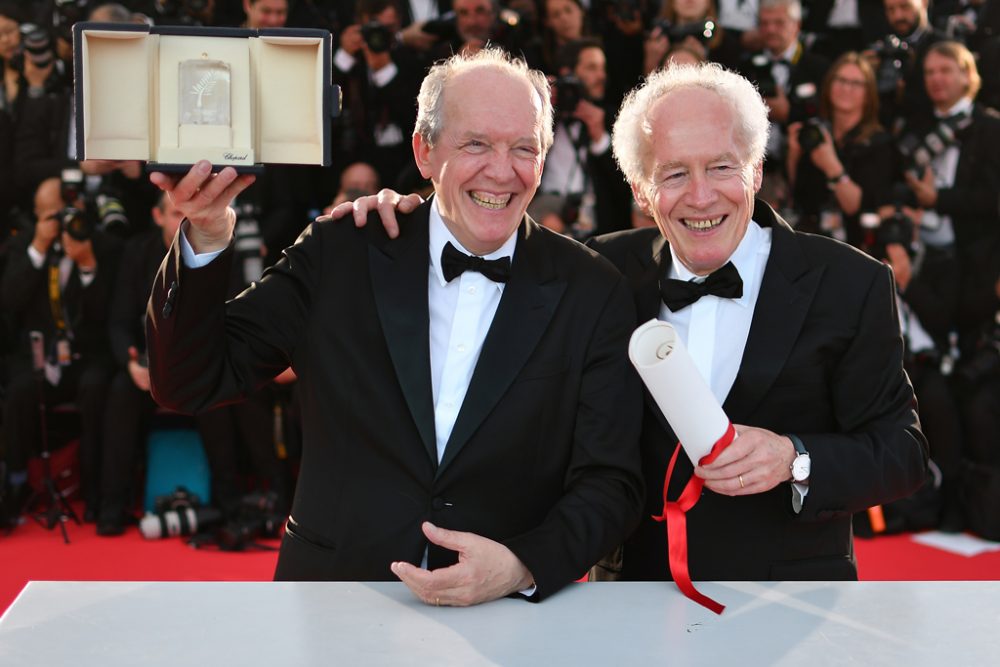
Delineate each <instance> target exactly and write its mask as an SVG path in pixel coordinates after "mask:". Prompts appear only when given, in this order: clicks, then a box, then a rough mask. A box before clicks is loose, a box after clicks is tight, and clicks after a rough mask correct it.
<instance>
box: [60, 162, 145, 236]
mask: <svg viewBox="0 0 1000 667" xmlns="http://www.w3.org/2000/svg"><path fill="white" fill-rule="evenodd" d="M59 196H60V197H61V198H62V200H63V203H65V204H66V207H65V208H64V209H63V210H62V211H60V213H59V218H60V223H61V224H62V228H63V230H64V231H67V232H69V235H70V236H72V237H73V238H75V239H76V240H78V241H85V240H87V239H89V238H90V237H91V236H92V235H93V233H94V230H95V229H100V230H101V231H104V232H107V233H109V234H113V235H115V236H121V237H124V236H127V235H128V231H129V220H128V215H127V214H126V212H125V205H124V204H122V201H121V199H119V198H118V197H117V196H116V195H115V193H113V192H99V193H98V194H96V195H93V196H91V195H89V194H88V193H87V192H86V189H85V183H84V176H83V172H82V171H80V170H79V169H63V171H62V174H61V177H60V182H59Z"/></svg>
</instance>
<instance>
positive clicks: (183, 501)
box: [139, 486, 222, 540]
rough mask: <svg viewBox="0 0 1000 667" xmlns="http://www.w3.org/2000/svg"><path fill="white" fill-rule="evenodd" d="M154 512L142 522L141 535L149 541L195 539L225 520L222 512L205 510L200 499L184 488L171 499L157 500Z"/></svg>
mask: <svg viewBox="0 0 1000 667" xmlns="http://www.w3.org/2000/svg"><path fill="white" fill-rule="evenodd" d="M154 508H155V511H154V512H153V513H152V514H146V516H144V517H142V519H140V520H139V532H140V533H142V536H143V537H145V538H146V539H147V540H158V539H160V538H162V537H175V536H178V535H194V534H195V533H197V532H198V531H200V530H204V529H205V528H209V527H211V526H213V525H215V524H217V523H219V522H220V521H221V520H222V512H221V511H220V510H217V509H215V508H214V507H202V505H201V499H200V498H199V497H198V496H197V494H194V493H191V492H190V491H188V490H187V489H186V488H184V487H183V486H179V487H177V489H176V490H175V491H174V492H173V493H171V494H170V495H169V496H158V497H157V498H156V500H155V501H154Z"/></svg>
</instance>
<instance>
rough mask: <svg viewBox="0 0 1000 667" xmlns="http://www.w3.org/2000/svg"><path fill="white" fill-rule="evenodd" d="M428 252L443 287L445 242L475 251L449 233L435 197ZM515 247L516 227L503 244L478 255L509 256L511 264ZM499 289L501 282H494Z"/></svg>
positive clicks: (431, 215)
mask: <svg viewBox="0 0 1000 667" xmlns="http://www.w3.org/2000/svg"><path fill="white" fill-rule="evenodd" d="M429 224H430V229H429V236H430V253H431V270H432V271H433V272H434V275H435V276H437V279H438V282H439V283H441V286H442V287H444V286H445V285H447V284H448V281H447V280H445V279H444V270H443V269H442V268H441V252H442V251H443V250H444V246H445V244H446V243H451V244H452V245H453V246H455V248H457V249H458V250H461V251H462V252H464V253H465V254H466V255H474V254H475V253H473V252H469V251H468V250H467V249H466V248H465V246H463V245H462V244H461V243H459V241H458V239H456V238H455V235H454V234H452V233H451V230H450V229H448V225H446V224H444V218H442V217H441V211H440V210H439V209H438V200H437V197H432V198H431V210H430V220H429ZM516 247H517V228H514V231H513V232H512V233H511V235H510V236H509V237H508V238H507V240H506V241H504V243H503V245H502V246H500V247H499V248H497V249H496V250H494V251H493V252H491V253H489V254H487V255H480V256H481V257H482V258H483V259H499V258H501V257H510V261H511V264H512V265H513V262H514V249H515V248H516ZM494 284H495V285H496V286H497V288H498V289H499V290H500V291H503V287H504V285H503V283H494Z"/></svg>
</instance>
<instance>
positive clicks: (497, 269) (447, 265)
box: [441, 242, 510, 283]
mask: <svg viewBox="0 0 1000 667" xmlns="http://www.w3.org/2000/svg"><path fill="white" fill-rule="evenodd" d="M441 271H442V272H444V279H445V280H446V281H448V282H449V283H450V282H451V281H452V280H454V279H455V278H458V277H459V276H460V275H462V274H463V273H464V272H466V271H478V272H479V273H481V274H483V275H484V276H486V277H487V278H489V279H490V280H492V281H493V282H495V283H505V282H507V279H508V278H509V277H510V257H501V258H500V259H483V258H482V257H476V256H474V255H466V254H465V253H464V252H462V251H461V250H459V249H458V248H456V247H455V246H453V245H452V244H451V242H448V243H445V244H444V250H442V251H441Z"/></svg>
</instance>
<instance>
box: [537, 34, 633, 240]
mask: <svg viewBox="0 0 1000 667" xmlns="http://www.w3.org/2000/svg"><path fill="white" fill-rule="evenodd" d="M557 62H558V63H559V73H560V76H559V78H558V79H557V80H556V82H555V85H554V87H553V88H554V92H555V100H554V105H555V108H556V127H555V139H554V141H553V144H552V148H551V149H550V151H549V155H548V158H547V160H546V162H545V169H544V171H543V172H542V184H541V185H540V186H539V196H538V197H536V198H535V200H534V201H533V202H532V205H531V207H530V209H529V213H530V214H531V215H532V217H534V218H535V219H537V220H538V221H539V222H540V223H542V224H543V225H545V226H546V227H549V228H550V229H553V230H555V231H558V232H560V233H564V234H569V235H570V236H573V237H574V238H577V239H582V238H586V237H587V236H590V235H591V234H593V233H604V232H609V231H614V230H617V229H625V228H627V226H628V215H629V204H630V203H631V195H630V193H629V191H628V186H627V185H625V178H624V176H622V174H621V172H619V171H618V167H617V166H616V165H615V163H614V158H613V156H612V154H611V133H610V131H609V127H608V123H609V122H610V119H611V114H609V113H607V110H606V109H605V108H604V106H603V102H604V86H605V82H606V80H607V73H606V72H605V60H604V51H603V50H602V49H601V46H600V43H599V42H597V41H595V40H579V41H576V42H570V43H569V44H566V45H565V46H563V47H562V48H561V49H560V50H559V54H558V56H557Z"/></svg>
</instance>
